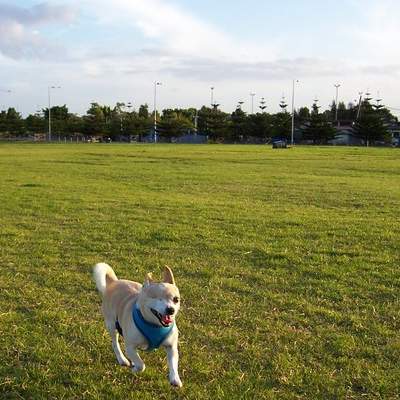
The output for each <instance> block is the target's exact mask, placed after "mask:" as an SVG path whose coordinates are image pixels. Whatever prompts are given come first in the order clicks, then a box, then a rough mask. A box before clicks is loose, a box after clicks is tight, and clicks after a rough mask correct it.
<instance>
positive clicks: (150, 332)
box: [132, 304, 175, 351]
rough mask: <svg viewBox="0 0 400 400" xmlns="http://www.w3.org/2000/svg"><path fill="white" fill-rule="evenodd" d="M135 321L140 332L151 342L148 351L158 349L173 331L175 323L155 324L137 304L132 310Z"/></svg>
mask: <svg viewBox="0 0 400 400" xmlns="http://www.w3.org/2000/svg"><path fill="white" fill-rule="evenodd" d="M132 317H133V321H134V322H135V325H136V328H138V329H139V331H140V333H141V334H142V335H143V336H144V337H145V338H146V340H147V341H148V342H149V347H148V348H147V350H148V351H151V350H155V349H158V348H159V347H160V345H161V343H162V342H163V341H164V340H165V339H166V338H167V336H168V335H169V334H170V333H171V331H172V328H173V327H174V325H175V323H173V324H171V325H170V326H167V327H164V326H158V325H154V324H152V323H151V322H147V321H146V320H145V319H144V318H143V315H142V313H141V312H140V310H139V307H138V306H137V305H136V304H135V305H134V306H133V310H132Z"/></svg>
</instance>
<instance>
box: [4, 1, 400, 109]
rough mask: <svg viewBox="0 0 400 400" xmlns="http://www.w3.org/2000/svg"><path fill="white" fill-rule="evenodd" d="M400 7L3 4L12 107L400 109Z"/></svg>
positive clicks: (368, 4) (7, 99)
mask: <svg viewBox="0 0 400 400" xmlns="http://www.w3.org/2000/svg"><path fill="white" fill-rule="evenodd" d="M399 19H400V2H398V1H393V0H380V1H379V2H378V1H370V0H335V1H330V0H325V1H315V0H301V1H300V0H287V1H285V2H277V1H270V0H264V1H255V0H248V1H227V0H214V1H211V0H202V1H193V0H185V1H184V0H114V1H109V0H80V1H78V0H70V1H62V0H58V1H33V0H26V1H21V0H14V1H8V0H7V1H5V0H0V65H1V67H0V89H3V90H4V89H10V90H12V93H5V92H4V91H0V107H1V106H3V107H4V106H16V107H17V108H18V109H19V110H20V111H21V112H23V113H24V114H26V113H29V112H34V111H35V110H36V109H37V108H39V107H44V106H46V103H47V86H48V85H60V86H61V89H59V90H57V91H54V92H53V94H52V98H53V102H54V103H55V104H64V103H66V104H68V106H69V107H70V109H71V111H72V112H77V113H83V112H84V111H85V110H86V109H87V107H88V104H89V103H90V102H91V101H98V102H100V103H105V104H114V103H115V102H117V101H125V102H128V101H131V102H132V103H133V104H135V105H139V104H141V103H145V102H147V103H149V104H150V105H152V84H153V82H154V80H160V81H162V83H163V85H162V87H161V88H160V90H159V103H160V106H161V107H187V106H196V107H198V106H201V105H202V104H205V103H208V102H209V97H210V87H211V86H214V87H215V99H216V100H217V101H218V102H219V103H221V105H222V108H223V109H225V110H227V111H229V110H232V109H234V108H235V105H236V104H237V101H239V100H244V101H245V109H247V110H249V109H250V96H249V93H250V92H255V93H256V101H257V100H258V99H259V98H261V97H265V99H266V101H267V105H268V110H269V111H272V112H274V111H277V109H278V103H279V101H280V99H281V96H282V94H285V96H286V98H287V100H288V101H289V100H290V96H291V82H292V79H298V80H299V83H298V84H297V86H296V103H297V104H299V105H300V104H301V105H311V104H312V101H313V99H314V98H315V97H317V98H318V99H319V100H320V103H321V104H322V106H323V107H326V106H327V105H328V104H329V103H330V102H331V101H332V99H333V98H334V95H335V89H334V86H333V85H334V84H335V83H337V82H338V83H340V84H341V85H342V86H341V88H340V92H339V93H340V99H342V100H344V101H345V102H349V101H352V100H354V99H355V98H356V97H357V94H358V92H360V91H363V92H365V91H366V90H369V91H370V92H371V93H372V95H373V96H374V97H376V96H377V93H378V91H379V93H380V96H381V97H382V98H383V99H384V102H385V103H386V104H387V105H389V106H391V107H395V108H400V99H399V100H397V98H398V96H397V89H398V82H399V76H400V55H399V53H398V51H397V39H398V37H399V34H400V27H399V26H398V20H399Z"/></svg>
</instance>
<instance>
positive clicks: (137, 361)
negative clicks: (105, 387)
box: [126, 346, 146, 372]
mask: <svg viewBox="0 0 400 400" xmlns="http://www.w3.org/2000/svg"><path fill="white" fill-rule="evenodd" d="M126 354H128V357H129V359H130V360H131V362H132V371H133V372H142V371H144V369H145V368H146V366H145V365H144V362H143V360H142V359H141V358H140V356H139V353H138V352H137V349H136V347H134V346H126Z"/></svg>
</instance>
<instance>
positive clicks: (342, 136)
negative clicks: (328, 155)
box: [329, 125, 364, 146]
mask: <svg viewBox="0 0 400 400" xmlns="http://www.w3.org/2000/svg"><path fill="white" fill-rule="evenodd" d="M329 144H333V145H336V146H340V145H341V146H361V145H363V144H364V141H363V140H362V139H361V138H359V137H357V136H356V135H355V134H354V130H353V127H352V126H351V125H342V126H338V127H336V134H335V137H334V138H333V139H331V140H330V141H329Z"/></svg>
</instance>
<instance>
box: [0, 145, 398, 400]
mask: <svg viewBox="0 0 400 400" xmlns="http://www.w3.org/2000/svg"><path fill="white" fill-rule="evenodd" d="M399 221H400V152H399V151H398V150H396V149H373V148H370V149H365V148H314V147H304V148H302V147H299V148H295V149H290V150H272V149H270V148H268V147H265V146H263V147H261V146H228V145H226V146H224V145H204V146H185V145H181V146H177V145H157V146H153V145H117V144H115V145H114V144H112V145H101V144H92V145H91V144H81V145H73V144H71V145H45V144H44V145H43V144H36V145H34V144H0V268H1V274H0V360H1V362H0V398H1V399H179V398H181V399H196V400H199V399H264V398H265V399H324V400H326V399H395V398H399V393H400V301H399V293H400V292H399V290H400V271H399V265H400V256H399V254H400V253H399V244H400V222H399ZM99 261H106V262H108V263H110V264H111V265H112V266H113V267H114V268H115V271H116V273H117V275H118V276H119V277H125V278H129V279H133V280H139V281H142V280H143V278H144V276H145V273H146V272H148V271H153V272H154V273H155V274H156V275H157V274H159V272H160V271H161V268H162V267H163V265H165V264H168V265H170V266H171V267H172V268H173V269H174V271H175V277H176V280H177V283H178V284H179V286H180V289H181V294H182V301H183V304H182V312H181V314H180V316H179V328H180V331H181V340H180V354H181V362H180V371H181V378H182V380H183V383H184V387H183V388H182V389H181V390H179V391H178V390H175V389H173V388H171V387H170V386H169V383H168V380H167V369H166V360H165V354H164V352H163V351H158V352H154V353H150V354H144V360H145V362H146V365H147V369H146V371H145V372H144V373H143V374H142V375H133V374H132V373H131V371H130V370H129V369H126V368H122V367H119V366H118V365H117V364H116V360H115V358H114V354H113V351H112V349H111V343H110V339H109V336H108V334H106V331H105V328H104V326H103V321H102V317H101V314H100V298H99V295H98V293H97V292H96V291H95V289H94V283H93V281H92V278H91V268H92V266H93V265H94V264H95V263H96V262H99Z"/></svg>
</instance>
